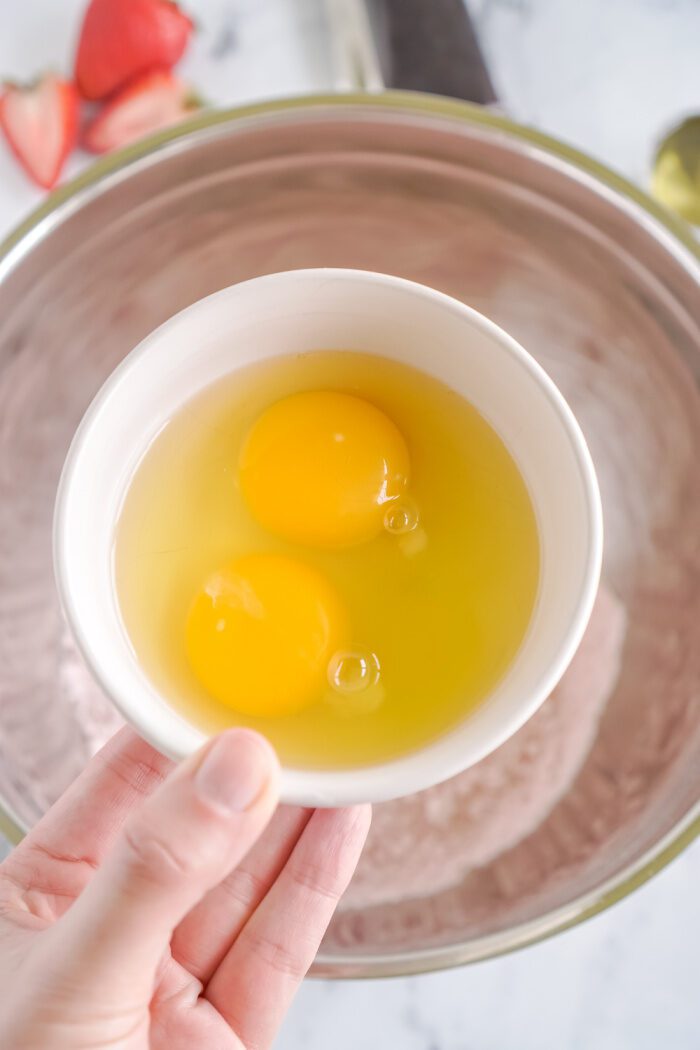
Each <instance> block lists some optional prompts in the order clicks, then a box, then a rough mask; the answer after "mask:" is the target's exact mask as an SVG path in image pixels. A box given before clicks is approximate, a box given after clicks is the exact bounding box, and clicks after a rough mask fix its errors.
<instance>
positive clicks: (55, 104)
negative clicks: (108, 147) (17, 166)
mask: <svg viewBox="0 0 700 1050" xmlns="http://www.w3.org/2000/svg"><path fill="white" fill-rule="evenodd" d="M79 109H80V100H79V98H78V92H77V91H76V90H75V88H74V86H73V85H72V84H71V83H70V82H69V81H67V80H61V78H60V77H57V76H55V75H54V74H53V73H46V74H45V76H43V77H42V78H41V80H38V81H37V82H36V83H35V84H32V85H30V86H28V87H19V86H17V85H16V84H7V85H6V86H5V90H4V93H3V94H2V96H0V126H2V129H3V131H4V132H5V135H6V136H7V141H8V142H9V144H10V146H11V148H12V150H13V152H14V153H15V155H16V156H17V159H18V160H19V161H20V163H21V164H22V166H23V167H24V168H25V169H26V171H27V173H28V174H29V175H30V176H31V178H32V179H34V181H35V182H38V184H39V185H40V186H43V187H44V188H45V189H47V190H50V189H52V188H53V187H54V186H55V185H56V183H57V182H58V178H59V175H60V174H61V171H62V170H63V165H64V163H65V160H66V157H67V156H68V154H69V153H70V152H71V150H72V149H73V146H74V145H75V140H76V137H77V134H78V114H79Z"/></svg>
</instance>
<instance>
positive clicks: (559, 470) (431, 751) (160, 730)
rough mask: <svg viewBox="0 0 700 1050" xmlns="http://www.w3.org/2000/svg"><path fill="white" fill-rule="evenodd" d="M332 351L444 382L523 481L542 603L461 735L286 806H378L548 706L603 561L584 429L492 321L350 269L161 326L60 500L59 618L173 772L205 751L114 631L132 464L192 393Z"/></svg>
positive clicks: (283, 279)
mask: <svg viewBox="0 0 700 1050" xmlns="http://www.w3.org/2000/svg"><path fill="white" fill-rule="evenodd" d="M332 347H340V348H342V349H344V350H354V351H364V352H371V353H381V354H382V355H384V356H385V357H389V358H393V359H396V360H399V361H402V362H405V363H406V364H409V365H413V366H414V367H417V368H419V369H422V370H423V371H424V372H427V373H429V374H430V375H433V376H435V377H436V378H438V379H440V380H442V382H444V383H446V384H447V385H448V386H450V387H451V388H453V389H454V390H455V391H457V392H458V393H460V394H462V395H463V396H464V397H465V398H467V399H468V400H469V401H470V402H471V403H472V404H473V405H474V406H475V407H476V408H477V409H478V410H479V411H480V412H481V413H482V415H483V416H484V417H485V418H486V419H487V420H488V422H489V423H490V424H491V425H492V426H493V427H494V428H495V429H496V431H497V432H498V433H499V434H500V436H501V438H502V440H503V441H504V442H505V444H506V446H507V447H508V449H509V450H510V452H511V454H512V455H513V457H514V459H515V461H516V462H517V464H518V467H519V469H520V471H521V473H522V475H523V477H524V479H525V482H526V484H527V486H528V489H529V491H530V495H531V498H532V500H533V504H534V507H535V511H536V514H537V521H538V526H539V532H540V543H541V579H540V589H539V594H538V599H537V603H536V607H535V611H534V615H533V619H532V622H531V624H530V627H529V630H528V633H527V636H526V638H525V640H524V642H523V644H522V646H521V648H520V651H519V652H518V654H517V656H516V658H515V660H514V662H513V664H512V665H511V667H510V668H509V670H508V672H507V673H506V675H505V677H504V678H503V679H502V680H501V681H500V683H499V684H498V685H497V687H496V688H495V689H494V691H493V692H492V693H491V695H490V696H488V697H487V698H485V702H484V703H483V704H482V705H481V706H480V707H479V708H478V709H477V710H476V711H475V712H474V713H472V714H471V715H469V716H468V717H466V718H465V720H464V722H462V723H461V724H459V725H458V726H457V727H456V728H454V729H453V730H451V731H450V732H449V733H447V734H446V735H444V736H442V737H441V738H440V739H439V740H437V741H435V742H433V743H431V744H430V745H429V746H426V747H425V748H422V749H421V750H419V751H416V752H413V753H411V754H409V755H405V756H403V757H401V758H398V759H396V760H394V761H391V762H385V763H381V764H378V765H373V766H363V767H361V768H358V769H350V770H342V771H318V770H313V771H312V770H304V769H300V768H285V769H284V770H283V775H282V794H283V798H284V799H285V801H288V802H296V803H300V804H303V805H310V806H329V805H344V804H349V803H354V802H360V801H382V800H385V799H389V798H393V797H396V796H399V795H403V794H408V793H410V792H413V791H417V790H420V789H422V788H425V787H428V786H430V785H432V784H435V783H437V782H439V781H441V780H445V779H447V778H448V777H450V776H453V775H454V774H456V773H458V772H460V771H461V770H463V769H465V768H466V767H468V766H470V765H472V764H474V763H475V762H478V761H479V760H480V759H481V758H483V757H484V756H485V755H486V754H488V753H489V752H490V751H492V750H494V748H496V747H498V746H499V745H500V744H501V743H503V742H504V741H505V740H506V739H507V738H508V737H509V736H511V735H512V734H513V733H514V732H515V731H516V730H517V729H518V728H519V727H520V726H521V725H522V724H523V723H524V722H525V721H526V720H527V719H528V718H529V717H530V716H531V715H532V714H534V712H535V711H536V710H537V708H538V707H539V706H540V704H541V703H542V702H543V700H545V699H546V697H547V696H548V695H549V693H550V692H551V691H552V689H553V688H554V686H555V685H556V683H557V682H558V680H559V678H560V677H561V675H562V674H563V672H564V671H565V670H566V667H567V665H568V664H569V661H570V660H571V657H572V656H573V654H574V652H575V650H576V648H577V646H578V644H579V642H580V640H581V636H582V634H583V631H584V629H585V627H586V624H587V622H588V618H589V615H590V612H591V607H592V604H593V599H594V597H595V593H596V589H597V585H598V578H599V573H600V563H601V554H602V536H603V527H602V511H601V503H600V494H599V491H598V484H597V480H596V476H595V472H594V468H593V464H592V462H591V458H590V455H589V452H588V449H587V447H586V444H585V441H584V438H583V435H582V434H581V431H580V429H579V427H578V424H577V422H576V420H575V418H574V416H573V415H572V413H571V410H570V409H569V407H568V406H567V404H566V402H565V401H564V399H563V398H562V396H561V394H560V393H559V392H558V390H557V389H556V387H555V386H554V384H553V383H552V381H551V380H550V379H549V378H548V376H547V375H546V373H545V372H544V371H543V370H542V369H541V368H540V366H539V365H538V364H537V363H536V362H535V361H534V360H533V359H532V358H531V357H530V356H529V354H527V353H526V351H525V350H524V349H523V348H522V347H521V346H520V345H519V344H518V343H516V342H515V340H513V339H512V338H511V337H510V336H509V335H507V334H506V333H505V332H504V331H502V330H501V329H500V328H498V327H497V326H496V325H495V324H493V323H492V322H491V321H489V320H487V319H486V318H485V317H483V316H481V315H480V314H478V313H477V312H476V311H474V310H472V309H470V308H469V307H468V306H465V305H464V304H463V303H461V302H458V301H457V300H455V299H452V298H450V297H449V296H446V295H443V294H442V293H440V292H437V291H434V290H432V289H430V288H426V287H424V286H422V285H419V284H414V283H412V282H410V281H405V280H402V279H399V278H396V277H389V276H386V275H384V274H377V273H370V272H366V271H360V270H294V271H290V272H288V273H278V274H271V275H269V276H265V277H260V278H256V279H255V280H251V281H246V282H244V283H242V284H237V285H234V286H233V287H231V288H226V289H224V290H223V291H220V292H217V293H215V294H214V295H211V296H209V297H208V298H206V299H203V300H201V301H200V302H197V303H195V304H194V305H193V306H190V307H189V308H188V309H186V310H184V311H182V312H181V313H179V314H177V315H176V316H175V317H173V318H171V319H170V320H169V321H167V322H166V323H165V324H163V325H162V326H161V327H160V328H158V329H157V330H156V331H155V332H153V333H152V334H151V335H149V336H148V337H147V338H146V339H144V341H143V342H142V343H141V344H140V345H139V346H138V347H137V348H136V349H135V350H133V351H132V353H131V354H129V356H128V357H127V358H126V359H125V360H124V361H123V362H122V364H121V365H120V366H119V367H118V368H117V369H116V371H115V372H114V373H113V374H112V376H111V377H110V378H109V379H108V380H107V382H106V383H105V384H104V386H103V387H102V389H101V390H100V392H99V393H98V395H97V396H96V398H95V400H94V401H93V403H92V405H91V406H90V408H89V409H88V411H87V413H86V415H85V417H84V419H83V421H82V423H81V425H80V427H79V428H78V431H77V433H76V435H75V438H74V440H73V443H72V445H71V448H70V451H69V454H68V457H67V459H66V463H65V466H64V470H63V475H62V478H61V482H60V485H59V491H58V497H57V503H56V516H55V523H54V561H55V569H56V578H57V582H58V589H59V593H60V596H61V601H62V604H63V609H64V612H65V615H66V617H67V619H68V622H69V624H70V626H71V628H72V630H73V632H74V634H75V637H76V640H77V642H78V645H79V647H80V649H81V651H82V653H83V656H84V657H85V659H86V661H87V663H88V664H89V666H90V668H91V669H92V672H93V674H94V675H95V677H96V678H97V679H98V681H99V682H100V684H101V686H102V688H103V689H104V690H105V692H106V693H107V695H108V696H110V697H111V698H112V700H113V701H114V703H115V704H116V705H117V707H118V708H119V710H120V711H121V713H122V715H123V716H124V717H125V718H126V719H128V720H129V721H130V722H131V723H132V724H133V725H134V726H135V727H136V729H137V730H138V731H139V732H140V733H141V734H142V736H144V737H145V738H146V739H148V740H149V741H150V742H151V743H152V744H153V745H154V746H155V747H157V748H159V749H160V750H161V751H163V752H164V753H166V754H168V755H170V756H171V757H173V758H176V759H180V758H182V757H183V756H184V755H187V754H189V753H190V752H192V751H193V750H195V749H196V748H197V747H198V746H199V745H200V744H201V743H202V742H203V740H204V734H203V733H202V731H201V730H199V729H197V728H196V727H195V726H193V725H191V724H190V723H189V722H187V721H186V720H185V718H183V716H182V715H180V714H179V713H178V712H177V711H176V710H174V709H173V708H172V707H170V706H169V704H168V702H167V698H166V697H164V696H161V695H160V694H159V693H158V691H157V690H156V689H155V687H154V686H153V685H152V684H151V682H150V681H149V679H148V677H147V675H146V674H145V672H144V671H143V670H142V668H141V667H140V665H139V662H138V660H137V658H136V655H135V653H134V650H133V649H132V647H131V644H130V642H129V639H128V636H127V633H126V630H125V627H124V625H123V623H122V620H121V616H120V612H119V608H118V603H117V597H116V593H115V588H114V580H113V571H112V550H113V541H114V529H115V524H116V521H117V517H118V514H119V510H120V506H121V503H122V500H123V498H124V494H125V492H126V490H127V488H128V485H129V481H130V479H131V477H132V475H133V473H134V471H135V469H136V467H137V466H138V463H139V461H140V459H141V457H142V456H143V454H144V452H145V450H146V449H147V448H148V445H149V444H150V442H151V441H152V440H153V439H154V438H155V436H156V435H157V434H158V432H159V431H160V430H161V428H162V427H163V425H164V424H165V423H166V422H167V420H168V419H169V418H170V417H171V416H172V415H173V413H174V412H176V411H177V409H178V408H179V407H180V406H181V405H182V404H183V403H184V402H186V401H187V400H189V399H190V398H191V397H192V396H193V395H194V394H196V393H197V392H198V391H199V390H201V389H202V388H203V387H205V386H207V385H208V384H210V383H211V382H213V381H214V380H216V379H217V378H219V377H220V376H223V375H225V374H228V373H230V372H232V371H235V370H236V369H237V368H240V367H242V366H244V365H246V364H249V363H250V362H252V361H256V360H261V359H263V358H267V357H274V356H279V355H282V354H295V353H300V352H303V351H310V350H314V349H328V348H332Z"/></svg>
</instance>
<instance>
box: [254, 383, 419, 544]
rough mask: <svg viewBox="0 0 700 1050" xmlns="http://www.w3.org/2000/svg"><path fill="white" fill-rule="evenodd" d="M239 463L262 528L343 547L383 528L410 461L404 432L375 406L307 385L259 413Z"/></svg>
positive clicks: (305, 541)
mask: <svg viewBox="0 0 700 1050" xmlns="http://www.w3.org/2000/svg"><path fill="white" fill-rule="evenodd" d="M239 467H240V474H239V477H240V484H241V489H242V492H243V495H244V497H245V499H246V501H247V503H248V506H249V507H250V509H251V511H252V513H253V515H254V516H255V518H256V519H257V520H258V522H259V523H260V524H261V525H263V526H264V528H266V529H268V530H269V531H270V532H273V533H275V534H276V535H278V536H281V537H283V538H284V539H287V540H291V541H292V542H294V543H302V544H307V545H311V546H315V547H324V548H341V547H349V546H352V545H353V544H356V543H362V542H364V541H365V540H369V539H372V538H373V537H374V536H376V535H378V534H379V533H380V532H381V530H382V524H383V515H384V511H385V510H386V505H387V503H388V502H389V501H390V500H393V499H395V498H397V497H398V496H400V495H401V493H402V492H403V491H404V489H405V487H406V484H407V482H408V476H409V471H410V462H409V455H408V449H407V448H406V443H405V441H404V439H403V437H402V435H401V433H400V431H399V430H398V429H397V427H396V426H395V424H394V423H393V422H392V421H391V420H390V419H389V418H388V417H387V416H386V415H385V414H384V413H383V412H382V411H380V409H378V408H377V407H376V406H375V405H373V404H371V403H370V402H369V401H365V400H364V399H363V398H360V397H354V396H352V395H351V394H342V393H337V392H332V391H309V392H306V393H302V394H293V395H292V396H291V397H287V398H284V399H283V400H282V401H278V402H277V403H276V404H274V405H272V406H271V407H270V408H268V409H267V410H266V411H265V412H263V413H262V415H261V416H259V418H258V419H257V420H256V422H255V423H254V424H253V427H252V428H251V430H250V432H249V434H248V436H247V438H246V440H245V442H244V445H243V449H242V452H241V458H240V464H239Z"/></svg>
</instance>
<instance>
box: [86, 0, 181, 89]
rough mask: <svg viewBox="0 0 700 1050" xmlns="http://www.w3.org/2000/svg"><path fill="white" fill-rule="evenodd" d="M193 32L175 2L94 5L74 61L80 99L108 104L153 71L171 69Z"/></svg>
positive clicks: (103, 0) (126, 0) (95, 0)
mask: <svg viewBox="0 0 700 1050" xmlns="http://www.w3.org/2000/svg"><path fill="white" fill-rule="evenodd" d="M192 29H193V23H192V20H191V19H190V18H188V17H187V15H186V14H184V12H183V11H181V10H180V8H179V7H178V6H177V5H176V4H175V3H173V2H172V0H92V2H91V3H90V5H89V7H88V9H87V12H86V14H85V19H84V21H83V27H82V30H81V33H80V40H79V42H78V52H77V55H76V60H75V81H76V84H77V85H78V90H79V91H80V94H81V95H82V96H83V98H87V99H103V98H106V97H107V96H108V95H111V94H112V93H113V92H114V91H117V90H118V89H119V88H122V87H124V85H125V84H126V83H128V81H130V80H133V79H134V78H135V77H139V76H142V75H143V74H144V73H148V72H150V71H151V70H153V69H172V67H173V66H174V65H175V63H176V62H178V61H179V60H180V58H182V55H183V53H184V51H185V48H186V47H187V42H188V40H189V39H190V36H191V34H192Z"/></svg>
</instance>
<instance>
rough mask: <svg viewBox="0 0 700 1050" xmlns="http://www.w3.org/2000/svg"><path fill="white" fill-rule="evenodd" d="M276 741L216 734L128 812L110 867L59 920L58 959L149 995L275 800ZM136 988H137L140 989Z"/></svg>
mask: <svg viewBox="0 0 700 1050" xmlns="http://www.w3.org/2000/svg"><path fill="white" fill-rule="evenodd" d="M278 772H279V767H278V764H277V759H276V757H275V754H274V752H273V750H272V748H271V747H270V745H269V744H268V743H267V742H266V741H265V740H264V739H263V737H261V736H259V735H258V734H257V733H253V732H251V731H249V730H246V729H233V730H229V731H228V732H225V733H223V734H222V735H221V736H219V737H216V738H215V739H214V740H212V741H210V742H209V743H208V744H206V745H205V747H204V748H202V750H201V751H199V752H198V753H197V754H196V755H193V756H192V757H191V758H190V759H188V760H187V761H185V762H183V763H182V764H181V765H180V766H179V767H178V768H177V769H176V770H175V772H174V773H173V774H172V775H171V776H170V777H168V779H167V780H166V781H165V783H164V784H163V785H162V786H161V787H160V788H158V790H156V791H155V792H154V794H153V795H152V796H151V797H150V798H149V799H148V800H147V801H146V802H145V803H144V805H143V806H142V807H141V808H140V809H139V810H137V811H136V812H134V813H132V814H131V815H130V816H129V818H128V819H127V821H126V823H125V825H124V829H123V831H122V833H121V835H120V837H119V839H118V841H117V843H116V844H115V846H114V849H113V850H112V853H111V854H110V856H109V857H108V858H107V860H106V861H105V863H104V865H103V866H102V867H101V868H100V870H99V871H98V872H97V873H96V874H95V875H94V877H93V878H92V880H91V882H90V883H89V884H88V886H87V887H86V889H85V890H84V892H83V893H82V895H81V896H80V897H79V898H78V900H77V901H76V902H75V904H74V905H73V906H72V907H71V908H70V910H69V911H68V912H67V913H66V915H65V916H64V917H63V918H62V919H61V920H60V921H59V922H58V923H56V925H55V926H54V927H53V930H55V931H56V934H57V937H56V940H57V942H58V943H57V944H54V945H53V947H52V961H53V962H54V963H56V962H58V959H57V958H56V956H57V955H59V956H60V957H61V967H62V970H63V972H64V974H67V973H70V974H71V976H72V977H73V978H77V979H78V980H79V981H80V983H81V987H82V988H83V990H85V991H89V989H90V988H93V989H95V990H96V991H97V990H98V989H99V990H100V991H102V992H104V991H106V990H107V989H109V992H110V993H114V994H117V995H118V994H119V990H120V988H121V989H123V990H125V989H126V987H128V988H129V990H130V991H135V990H138V991H139V992H140V991H141V989H142V988H143V989H144V990H145V991H146V992H147V993H148V994H149V995H150V993H151V991H152V988H153V981H154V978H155V975H156V971H157V968H158V965H159V963H160V961H161V959H162V956H163V953H164V952H165V950H166V949H167V947H168V944H169V941H170V937H171V935H172V932H173V930H174V929H175V927H176V926H177V925H178V923H179V922H180V921H181V920H182V919H183V918H184V916H185V915H186V914H187V912H188V911H190V909H191V908H192V907H193V906H194V905H195V904H196V903H197V902H198V901H199V900H200V899H201V897H203V896H204V894H205V893H207V892H208V891H209V890H210V889H212V887H214V886H215V885H216V884H217V883H219V882H220V881H221V880H222V879H223V878H224V877H225V876H226V875H227V874H228V872H229V871H230V870H231V869H232V868H233V867H235V865H236V864H238V862H239V861H240V860H241V859H242V858H243V857H244V856H245V854H246V853H247V852H248V850H249V849H250V847H251V846H252V845H253V843H254V842H255V840H256V839H257V838H258V837H259V835H260V834H261V832H262V831H263V829H264V828H265V826H266V824H267V822H268V820H269V819H270V817H271V815H272V812H273V810H274V809H275V806H276V804H277V781H278ZM135 986H136V987H135Z"/></svg>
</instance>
